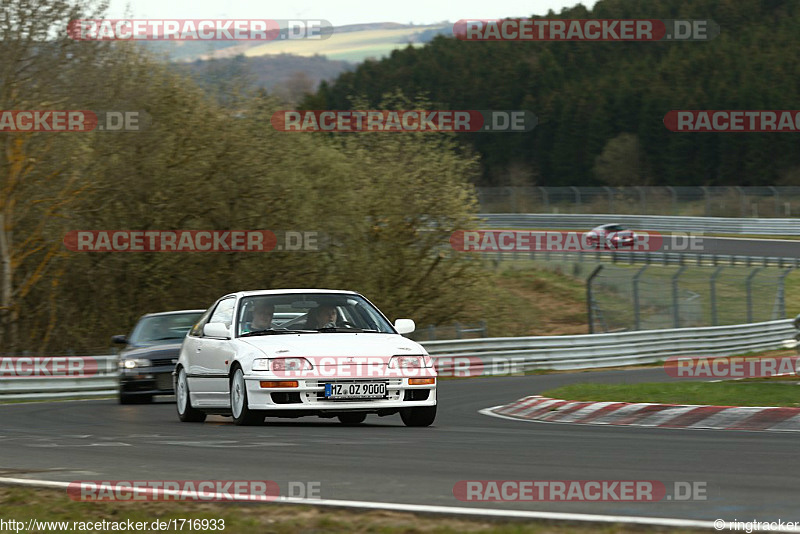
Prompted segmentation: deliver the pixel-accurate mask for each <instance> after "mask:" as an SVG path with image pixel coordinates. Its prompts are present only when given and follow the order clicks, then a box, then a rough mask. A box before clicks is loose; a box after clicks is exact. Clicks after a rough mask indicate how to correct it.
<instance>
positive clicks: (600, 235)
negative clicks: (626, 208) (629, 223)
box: [584, 224, 636, 250]
mask: <svg viewBox="0 0 800 534" xmlns="http://www.w3.org/2000/svg"><path fill="white" fill-rule="evenodd" d="M635 239H636V235H635V234H634V233H633V232H632V231H630V230H628V229H626V228H624V227H622V226H620V225H619V224H603V225H600V226H597V227H595V228H592V229H591V230H589V231H588V232H586V233H585V234H584V242H585V243H586V245H587V246H588V247H590V248H596V249H605V250H619V249H622V248H626V247H632V246H633V242H634V240H635Z"/></svg>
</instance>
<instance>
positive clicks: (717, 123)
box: [664, 109, 800, 132]
mask: <svg viewBox="0 0 800 534" xmlns="http://www.w3.org/2000/svg"><path fill="white" fill-rule="evenodd" d="M664 126H666V127H667V129H668V130H670V131H672V132H797V131H800V111H798V110H780V109H775V110H685V111H681V110H672V111H670V112H668V113H667V114H666V115H665V116H664Z"/></svg>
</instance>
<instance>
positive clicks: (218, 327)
mask: <svg viewBox="0 0 800 534" xmlns="http://www.w3.org/2000/svg"><path fill="white" fill-rule="evenodd" d="M203 335H204V336H207V337H221V338H224V339H230V337H231V334H230V332H229V331H228V327H227V325H226V324H225V323H206V325H205V326H204V327H203Z"/></svg>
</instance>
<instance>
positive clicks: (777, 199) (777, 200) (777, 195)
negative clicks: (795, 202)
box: [769, 185, 781, 217]
mask: <svg viewBox="0 0 800 534" xmlns="http://www.w3.org/2000/svg"><path fill="white" fill-rule="evenodd" d="M769 190H770V191H772V196H773V197H774V198H775V217H780V216H781V194H780V193H778V188H777V187H775V186H774V185H770V186H769Z"/></svg>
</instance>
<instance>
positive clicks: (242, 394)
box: [230, 366, 264, 426]
mask: <svg viewBox="0 0 800 534" xmlns="http://www.w3.org/2000/svg"><path fill="white" fill-rule="evenodd" d="M230 395H231V415H232V416H233V423H234V424H235V425H239V426H251V425H257V424H259V423H263V422H264V414H263V413H261V412H258V411H255V410H251V409H250V408H249V407H248V399H247V387H246V386H245V383H244V371H242V368H241V367H238V366H237V367H235V368H234V370H233V376H231V387H230Z"/></svg>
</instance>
